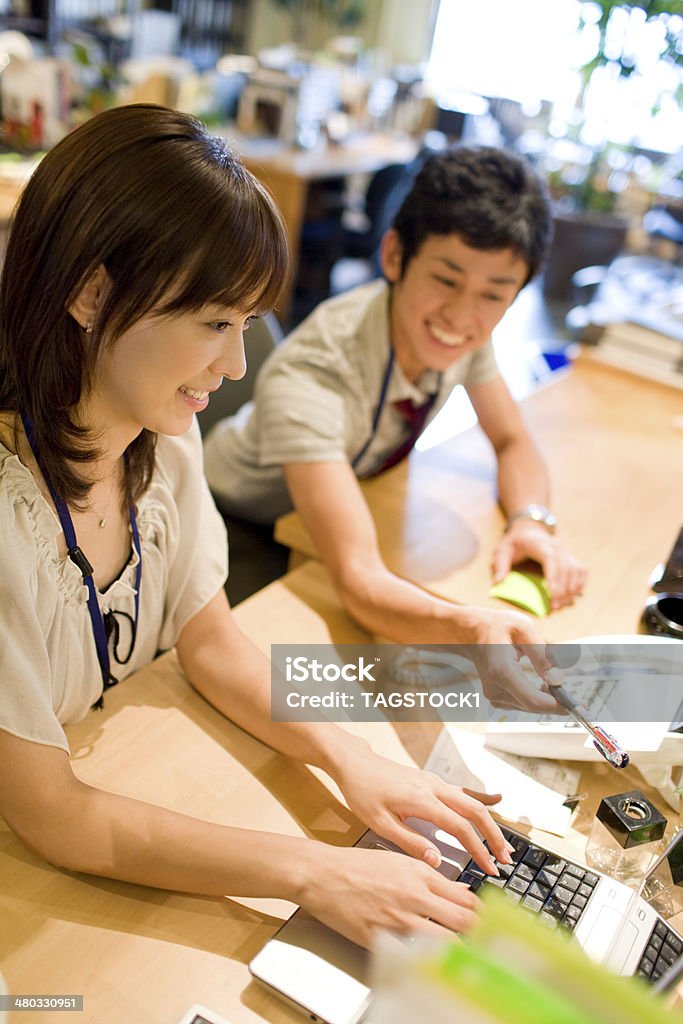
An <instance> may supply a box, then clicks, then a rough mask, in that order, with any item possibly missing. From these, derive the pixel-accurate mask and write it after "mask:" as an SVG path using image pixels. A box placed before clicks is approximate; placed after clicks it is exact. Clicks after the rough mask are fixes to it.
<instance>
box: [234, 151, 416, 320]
mask: <svg viewBox="0 0 683 1024" xmlns="http://www.w3.org/2000/svg"><path fill="white" fill-rule="evenodd" d="M229 137H230V138H231V139H233V137H232V136H229ZM233 144H234V146H235V149H236V150H237V151H238V152H239V153H240V154H241V155H242V159H243V160H244V163H245V164H246V166H247V167H248V168H249V170H250V171H251V172H252V173H253V174H255V175H256V176H257V177H258V178H259V179H260V180H261V181H263V183H264V184H265V185H266V186H267V187H268V189H269V190H270V191H271V193H272V195H273V197H274V199H275V201H276V202H277V204H278V206H279V207H280V210H281V211H282V216H283V218H284V222H285V227H286V229H287V237H288V240H289V246H290V251H291V255H292V276H291V282H292V284H291V285H289V286H288V287H287V289H286V290H285V292H284V293H283V295H282V296H281V298H280V302H279V308H278V311H277V312H278V315H279V316H280V317H281V319H282V320H283V321H286V319H287V316H288V314H289V309H290V306H291V300H292V290H293V283H294V282H295V281H296V271H297V260H298V254H299V246H300V240H301V229H302V226H303V222H304V214H305V210H306V197H307V194H308V188H309V185H310V184H311V182H314V181H324V180H325V179H329V178H346V177H348V176H349V175H351V174H362V173H374V172H375V171H379V170H381V169H382V168H383V167H387V166H388V165H389V164H395V163H408V162H409V161H410V160H412V159H413V157H414V156H415V154H416V152H417V143H416V142H415V140H414V139H412V138H410V137H409V136H396V135H390V134H388V133H379V132H376V133H370V134H367V135H359V136H358V137H357V138H351V139H350V140H349V141H347V142H344V143H341V144H335V145H327V146H323V147H318V146H316V147H315V148H314V149H310V150H297V149H281V150H279V151H274V152H270V151H267V152H265V153H264V152H259V146H258V145H257V144H255V143H254V142H250V140H249V139H248V137H245V136H240V137H234V139H233Z"/></svg>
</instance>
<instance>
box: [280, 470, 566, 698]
mask: <svg viewBox="0 0 683 1024" xmlns="http://www.w3.org/2000/svg"><path fill="white" fill-rule="evenodd" d="M285 478H286V481H287V486H288V488H289V493H290V496H291V498H292V502H293V504H294V506H295V508H296V509H297V511H298V512H299V514H300V515H301V517H302V519H303V520H304V523H305V524H306V526H307V528H308V530H309V532H310V534H311V537H312V538H313V542H314V544H315V545H316V547H317V549H318V551H319V553H320V556H321V558H322V560H323V562H324V563H325V565H326V567H327V569H328V571H329V573H330V575H331V577H332V580H333V582H334V585H335V587H336V589H337V592H338V593H339V596H340V598H341V601H342V603H343V604H344V607H345V608H346V610H347V611H348V612H349V614H350V615H352V616H353V618H355V619H356V620H357V621H358V622H359V623H360V624H361V625H362V626H363V627H364V628H365V629H367V630H368V631H369V632H371V633H374V634H375V635H379V636H382V637H385V638H386V639H388V640H393V641H394V642H395V643H403V644H410V643H414V644H469V645H496V646H495V648H494V647H490V648H489V652H490V659H489V665H488V670H487V672H486V675H485V677H484V676H482V682H483V684H484V692H485V693H486V695H487V697H488V699H489V700H491V701H492V702H497V701H499V700H500V699H504V700H505V701H506V702H507V703H509V702H510V698H512V699H513V701H514V703H515V704H516V705H517V706H520V707H524V708H527V709H529V710H537V711H544V712H549V713H551V714H552V713H554V712H555V713H556V712H557V704H556V702H555V700H554V699H553V698H552V697H550V696H548V695H547V694H545V693H541V692H539V691H537V690H536V689H534V688H533V687H532V685H531V683H530V680H529V677H528V675H527V674H526V673H524V672H523V671H522V670H521V669H520V668H519V666H518V665H517V663H516V661H515V660H514V658H513V657H512V653H513V648H515V647H516V645H533V650H534V652H535V651H536V647H537V646H538V648H539V649H542V647H543V639H542V637H541V636H540V634H539V633H538V632H537V630H536V628H535V627H534V626H533V624H532V623H531V622H530V620H529V619H528V618H527V617H526V616H524V615H521V614H519V613H517V612H509V611H489V610H488V609H482V608H475V607H467V606H463V605H456V604H454V603H452V602H451V601H447V600H445V599H443V598H439V597H436V596H434V595H433V594H430V593H428V592H427V591H426V590H423V589H422V588H421V587H419V586H417V585H416V584H414V583H410V582H409V581H408V580H404V579H402V578H401V577H399V576H397V575H396V574H395V573H393V572H391V571H390V570H389V568H388V567H387V566H386V564H385V563H384V560H383V559H382V556H381V553H380V550H379V547H378V542H377V533H376V530H375V524H374V522H373V519H372V516H371V514H370V510H369V509H368V506H367V503H366V501H365V498H364V496H363V493H362V491H361V489H360V486H359V484H358V481H357V479H356V477H355V474H354V472H353V470H352V469H351V467H350V466H349V465H348V463H345V462H322V463H292V464H290V465H288V466H285ZM494 650H495V652H496V655H497V656H498V657H500V661H499V662H497V663H496V664H494V661H495V658H494V654H493V652H494ZM505 655H509V657H506V656H505ZM534 665H535V667H536V669H537V671H539V672H540V673H542V674H543V677H544V679H546V680H547V681H553V677H552V676H550V677H549V676H548V669H549V668H550V666H549V664H548V663H547V661H545V659H544V657H543V656H542V655H541V654H540V653H539V654H538V656H536V657H535V661H534Z"/></svg>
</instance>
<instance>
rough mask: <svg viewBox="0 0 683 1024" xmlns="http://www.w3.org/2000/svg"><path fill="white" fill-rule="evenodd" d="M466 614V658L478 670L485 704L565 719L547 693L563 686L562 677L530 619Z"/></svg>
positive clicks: (492, 613) (481, 611) (478, 610)
mask: <svg viewBox="0 0 683 1024" xmlns="http://www.w3.org/2000/svg"><path fill="white" fill-rule="evenodd" d="M465 612H466V614H467V616H468V618H469V626H470V629H471V635H472V640H471V641H470V642H469V644H468V648H467V653H468V657H470V658H472V660H473V661H474V663H475V665H476V667H477V671H478V673H479V678H480V679H481V684H482V689H483V691H484V696H485V697H486V699H487V700H488V701H490V703H491V704H493V706H494V707H499V708H518V709H520V710H522V711H535V712H537V713H539V714H551V715H563V714H566V712H565V711H564V709H563V708H562V707H561V705H560V704H558V703H557V701H556V700H555V698H554V697H553V696H552V695H551V692H550V691H551V689H552V687H553V686H557V685H560V684H562V683H563V682H564V676H563V674H562V672H561V670H560V669H558V668H557V667H556V665H555V662H554V661H553V658H552V655H551V653H550V652H549V650H548V647H547V645H546V643H545V641H544V640H543V637H542V636H541V634H540V633H539V632H538V630H537V629H536V627H535V625H534V623H533V622H532V621H531V620H530V619H529V617H528V616H526V615H523V614H522V613H521V612H509V611H500V612H499V611H490V610H489V609H488V608H487V609H484V608H468V609H466V610H465ZM524 661H526V663H527V664H526V667H525V665H524V664H523V662H524Z"/></svg>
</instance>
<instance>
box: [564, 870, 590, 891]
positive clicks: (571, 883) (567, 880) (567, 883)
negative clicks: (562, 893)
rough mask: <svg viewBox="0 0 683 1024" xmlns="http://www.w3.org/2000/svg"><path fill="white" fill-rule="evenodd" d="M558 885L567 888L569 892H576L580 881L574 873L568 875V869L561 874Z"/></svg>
mask: <svg viewBox="0 0 683 1024" xmlns="http://www.w3.org/2000/svg"><path fill="white" fill-rule="evenodd" d="M558 885H561V886H562V887H563V888H564V889H569V891H570V892H576V890H577V889H578V888H579V886H580V885H581V882H580V881H579V880H578V878H575V877H574V875H570V874H569V872H568V871H565V872H564V873H563V874H562V875H561V877H560V880H559V882H558ZM591 891H592V890H591Z"/></svg>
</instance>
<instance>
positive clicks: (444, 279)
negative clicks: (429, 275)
mask: <svg viewBox="0 0 683 1024" xmlns="http://www.w3.org/2000/svg"><path fill="white" fill-rule="evenodd" d="M434 280H435V281H438V282H439V284H445V285H446V287H447V288H453V286H454V285H455V281H451V279H450V278H448V277H438V276H437V275H436V274H435V275H434Z"/></svg>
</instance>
